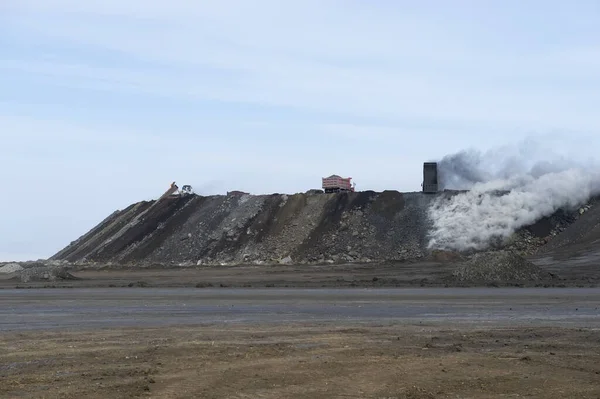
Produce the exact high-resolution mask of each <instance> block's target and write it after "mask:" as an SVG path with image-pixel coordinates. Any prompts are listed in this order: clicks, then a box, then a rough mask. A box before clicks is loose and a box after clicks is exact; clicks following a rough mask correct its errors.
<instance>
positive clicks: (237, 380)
mask: <svg viewBox="0 0 600 399" xmlns="http://www.w3.org/2000/svg"><path fill="white" fill-rule="evenodd" d="M0 354H1V359H2V360H1V362H0V376H1V377H2V384H0V397H2V398H21V397H22V398H125V397H153V398H498V397H530V398H548V399H550V398H561V399H562V398H598V397H600V335H599V332H598V330H591V329H577V328H573V329H569V328H548V327H546V328H543V327H539V328H523V327H521V328H518V327H517V328H514V327H513V328H498V327H496V328H482V327H481V326H479V327H478V326H475V327H456V326H454V327H453V326H451V325H449V326H442V327H440V326H423V325H422V326H413V325H390V326H376V325H372V326H363V325H357V326H339V327H335V326H331V325H322V326H319V325H307V324H301V325H294V324H289V325H278V326H257V325H253V326H250V325H227V326H223V325H213V326H204V327H184V326H180V327H177V328H168V329H167V328H157V329H154V328H147V329H112V330H96V331H85V332H82V331H80V332H66V331H52V332H42V333H39V332H38V333H33V332H26V333H7V334H3V335H1V336H0Z"/></svg>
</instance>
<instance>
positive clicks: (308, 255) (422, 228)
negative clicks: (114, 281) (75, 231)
mask: <svg viewBox="0 0 600 399" xmlns="http://www.w3.org/2000/svg"><path fill="white" fill-rule="evenodd" d="M431 199H432V197H431V196H427V195H422V194H421V193H405V194H403V193H399V192H397V191H384V192H382V193H375V192H372V191H367V192H357V193H354V192H352V193H337V194H317V193H306V194H295V195H279V194H274V195H257V196H253V195H247V194H243V193H234V194H231V195H227V196H223V195H220V196H209V197H203V196H196V195H190V196H184V197H169V198H165V199H163V200H161V201H159V202H154V201H152V202H140V203H138V204H134V205H132V206H130V207H129V208H127V209H125V210H124V211H119V212H115V213H114V214H112V215H111V216H110V217H108V218H107V219H105V220H104V221H103V222H102V223H100V224H99V225H98V226H96V227H95V228H94V229H92V230H91V231H90V232H89V233H87V234H86V235H84V236H82V237H81V238H79V239H78V240H77V241H75V242H73V243H71V245H69V246H68V247H67V248H65V249H63V250H62V251H60V252H59V253H57V254H56V255H55V256H53V257H52V258H51V259H53V260H66V261H69V262H103V263H108V262H113V263H121V264H128V263H136V264H139V263H140V262H141V263H161V264H165V263H175V264H184V265H197V264H238V263H256V264H260V263H336V262H370V261H377V260H390V259H392V260H394V259H398V260H400V259H411V258H419V257H422V256H424V255H425V253H426V249H425V248H426V240H427V232H428V226H429V221H428V219H427V212H426V210H427V208H428V205H429V203H430V201H431Z"/></svg>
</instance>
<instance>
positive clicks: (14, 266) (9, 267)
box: [0, 263, 23, 274]
mask: <svg viewBox="0 0 600 399" xmlns="http://www.w3.org/2000/svg"><path fill="white" fill-rule="evenodd" d="M21 270H23V267H22V266H21V265H20V264H18V263H8V264H6V265H4V266H2V267H0V274H10V273H16V272H20V271H21Z"/></svg>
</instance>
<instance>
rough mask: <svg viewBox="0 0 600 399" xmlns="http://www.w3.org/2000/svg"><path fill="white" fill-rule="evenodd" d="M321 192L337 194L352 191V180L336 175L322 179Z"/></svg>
mask: <svg viewBox="0 0 600 399" xmlns="http://www.w3.org/2000/svg"><path fill="white" fill-rule="evenodd" d="M321 180H322V181H323V190H324V191H325V192H326V193H339V192H342V191H354V186H355V184H354V183H352V182H351V181H352V178H351V177H348V178H343V177H340V176H338V175H331V176H329V177H323V178H322V179H321Z"/></svg>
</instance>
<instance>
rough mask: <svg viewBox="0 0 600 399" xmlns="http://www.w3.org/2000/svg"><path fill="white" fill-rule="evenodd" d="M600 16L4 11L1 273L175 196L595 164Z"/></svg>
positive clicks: (476, 10)
mask: <svg viewBox="0 0 600 399" xmlns="http://www.w3.org/2000/svg"><path fill="white" fill-rule="evenodd" d="M598 104H600V3H598V2H597V1H586V0H578V1H573V2H565V1H539V0H531V1H527V2H523V1H518V0H496V1H492V0H489V1H480V0H472V1H467V0H456V1H452V2H450V1H443V0H437V1H434V0H423V1H419V2H415V1H403V0H371V1H358V0H345V1H342V0H303V1H296V0H288V1H280V0H253V1H249V0H246V1H242V0H219V1H216V0H212V1H203V0H170V1H158V0H103V1H80V0H0V144H1V149H2V152H1V156H0V182H1V183H2V184H1V186H0V187H1V188H0V190H2V191H1V192H0V194H1V195H0V261H3V260H4V261H6V260H27V259H38V258H46V257H49V256H51V255H53V254H54V253H56V252H57V251H58V250H59V249H61V248H63V247H64V246H66V245H68V244H69V243H70V242H71V241H73V240H75V239H76V238H78V237H79V236H80V235H82V234H84V233H85V232H87V231H88V230H89V229H90V228H92V227H93V226H95V225H96V224H97V223H98V222H100V221H101V220H102V219H104V218H105V217H106V216H108V215H109V214H110V213H112V212H114V211H115V210H117V209H123V208H125V207H126V206H128V205H129V204H131V203H133V202H137V201H140V200H149V199H155V198H158V197H159V196H160V195H161V194H162V193H163V192H164V191H165V190H166V189H167V188H168V186H169V184H170V183H171V182H172V181H176V182H177V183H178V184H179V185H183V184H190V185H192V186H193V187H194V189H195V191H196V192H198V193H200V194H205V195H208V194H222V193H225V192H226V191H228V190H244V191H248V192H251V193H253V194H261V193H274V192H279V193H282V192H287V193H295V192H304V191H306V190H308V189H311V188H319V187H320V184H321V180H320V179H321V177H325V176H329V175H331V174H334V173H335V174H339V175H342V176H345V177H353V180H354V181H355V183H356V188H357V190H384V189H395V190H400V191H418V190H420V184H421V179H422V163H423V162H424V161H430V160H437V159H439V158H441V157H443V156H444V155H446V154H449V153H453V152H456V151H459V150H461V149H465V148H476V149H481V150H487V149H490V148H493V147H495V146H502V145H506V144H509V143H514V142H516V141H519V140H523V139H525V138H527V137H532V136H544V135H553V137H555V138H556V137H558V140H557V141H556V143H557V147H560V148H571V149H572V150H573V151H577V152H578V153H579V154H587V155H589V156H593V154H595V153H599V151H600V145H599V144H598V142H597V140H596V141H594V140H593V138H594V137H600V118H598Z"/></svg>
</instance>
